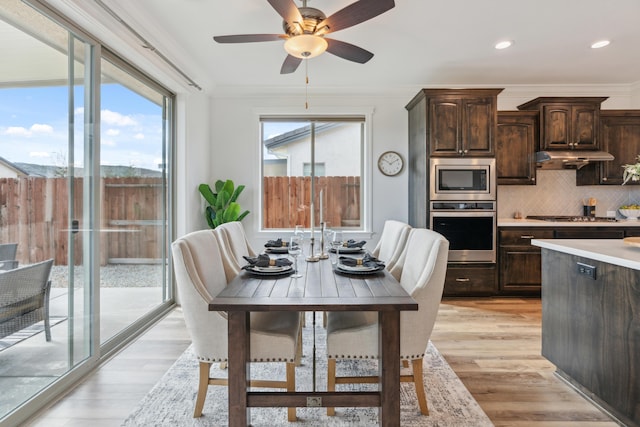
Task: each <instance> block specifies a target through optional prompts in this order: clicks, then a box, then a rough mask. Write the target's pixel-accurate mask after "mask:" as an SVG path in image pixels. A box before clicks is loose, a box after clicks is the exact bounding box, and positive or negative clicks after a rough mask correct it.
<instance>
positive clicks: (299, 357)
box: [296, 317, 304, 366]
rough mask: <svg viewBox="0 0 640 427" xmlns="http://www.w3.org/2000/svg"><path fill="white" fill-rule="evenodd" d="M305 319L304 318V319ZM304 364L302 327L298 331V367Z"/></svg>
mask: <svg viewBox="0 0 640 427" xmlns="http://www.w3.org/2000/svg"><path fill="white" fill-rule="evenodd" d="M303 319H304V317H303ZM301 364H302V325H301V327H300V330H299V331H298V347H297V348H296V366H300V365H301Z"/></svg>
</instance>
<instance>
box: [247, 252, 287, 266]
mask: <svg viewBox="0 0 640 427" xmlns="http://www.w3.org/2000/svg"><path fill="white" fill-rule="evenodd" d="M243 258H244V259H246V260H247V262H248V263H249V264H247V265H245V266H244V267H242V268H243V269H247V268H250V267H274V266H275V267H285V266H287V265H291V264H292V262H291V261H290V260H289V259H287V258H270V257H269V255H266V254H260V255H258V256H257V257H250V256H246V255H245V256H243Z"/></svg>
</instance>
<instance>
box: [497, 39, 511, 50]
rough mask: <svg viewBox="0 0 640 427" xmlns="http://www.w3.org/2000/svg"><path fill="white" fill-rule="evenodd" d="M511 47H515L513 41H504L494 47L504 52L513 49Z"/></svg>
mask: <svg viewBox="0 0 640 427" xmlns="http://www.w3.org/2000/svg"><path fill="white" fill-rule="evenodd" d="M511 45H513V40H502V41H500V42H498V43H496V45H495V46H494V47H495V48H496V49H498V50H502V49H506V48H508V47H511Z"/></svg>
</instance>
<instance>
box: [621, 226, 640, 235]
mask: <svg viewBox="0 0 640 427" xmlns="http://www.w3.org/2000/svg"><path fill="white" fill-rule="evenodd" d="M624 237H640V227H634V228H627V229H626V230H624Z"/></svg>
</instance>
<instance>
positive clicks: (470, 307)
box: [28, 298, 617, 427]
mask: <svg viewBox="0 0 640 427" xmlns="http://www.w3.org/2000/svg"><path fill="white" fill-rule="evenodd" d="M540 323H541V312H540V301H539V300H537V299H519V298H513V299H473V300H471V299H470V300H445V301H443V303H442V304H441V307H440V313H439V317H438V320H437V322H436V327H435V329H434V332H433V335H432V341H433V343H434V344H435V346H436V347H437V348H438V350H440V352H441V353H442V354H443V355H444V357H445V358H446V359H447V361H448V362H449V364H450V365H451V366H452V368H453V369H454V371H455V372H456V373H457V374H458V376H459V377H460V379H461V380H462V381H463V382H464V384H465V385H466V387H467V388H468V389H469V391H470V392H471V393H472V394H473V396H474V397H475V399H476V400H477V401H478V402H479V403H480V406H481V407H482V409H484V411H485V412H486V413H487V415H488V416H489V418H491V420H492V421H493V423H494V424H495V425H496V426H499V427H500V426H509V427H522V426H533V427H536V426H540V427H542V426H544V427H570V426H576V427H605V426H606V427H614V426H616V425H617V424H616V423H614V422H612V421H611V420H610V419H609V418H607V416H605V415H604V414H603V413H602V412H600V411H599V410H598V409H597V408H596V407H594V406H593V405H591V404H590V403H589V402H587V401H586V400H585V399H583V398H582V397H580V396H579V395H578V394H577V393H576V392H574V391H573V390H572V389H571V388H570V387H569V386H567V385H565V383H564V382H562V381H561V380H560V379H558V378H557V377H556V376H555V375H554V374H553V372H554V367H553V365H551V364H550V363H549V362H548V361H546V359H544V358H543V357H542V356H541V355H540ZM188 345H189V339H188V336H187V333H186V330H185V328H184V321H183V319H182V314H181V312H180V310H175V311H173V312H172V313H171V314H170V315H169V316H167V317H166V318H165V319H163V320H162V321H161V322H159V323H158V324H157V325H156V326H155V327H154V328H152V329H151V330H150V331H149V332H147V333H146V334H145V335H143V336H142V337H141V338H140V339H138V340H137V341H136V342H135V343H133V344H132V345H130V346H129V347H128V348H126V349H125V350H123V351H122V352H121V353H120V354H118V355H117V356H116V357H115V358H113V359H112V360H111V361H109V362H108V363H106V364H104V365H103V366H102V367H101V368H100V369H99V370H97V371H96V372H95V373H94V374H93V375H91V376H90V377H89V378H87V379H86V380H85V381H84V382H83V383H82V384H81V385H80V386H78V387H77V388H76V389H75V390H73V391H71V392H70V393H69V394H68V395H67V396H66V397H65V398H63V399H62V400H60V401H59V402H58V403H57V404H55V405H53V406H52V407H51V408H50V409H48V410H46V411H44V412H43V413H41V414H38V416H37V417H35V418H34V420H33V421H32V422H31V423H29V424H28V425H30V426H47V427H62V426H64V427H75V426H83V427H84V426H87V425H90V426H92V427H105V426H109V427H111V426H114V427H115V426H119V425H120V424H121V423H122V421H123V420H124V419H125V418H126V417H127V415H128V414H129V413H130V412H131V411H133V409H134V408H135V406H136V404H137V402H138V401H139V400H140V399H141V398H142V397H143V396H144V395H145V394H146V393H147V392H148V391H149V390H150V389H151V387H153V385H154V384H155V383H156V382H157V381H158V380H159V379H160V377H161V376H162V375H163V373H164V372H165V371H166V370H167V369H168V368H169V367H170V366H171V364H172V363H173V361H175V359H177V357H178V356H179V355H180V354H181V353H182V352H183V351H184V349H186V347H187V346H188ZM427 393H428V391H427Z"/></svg>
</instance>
